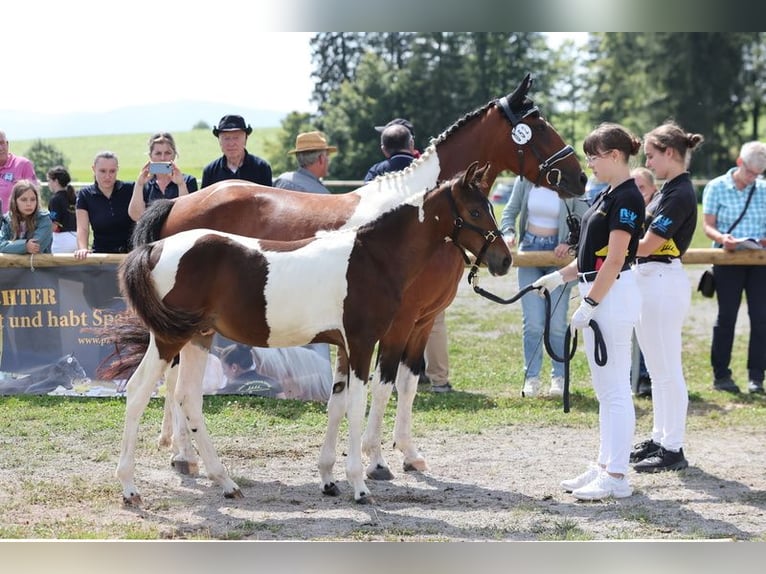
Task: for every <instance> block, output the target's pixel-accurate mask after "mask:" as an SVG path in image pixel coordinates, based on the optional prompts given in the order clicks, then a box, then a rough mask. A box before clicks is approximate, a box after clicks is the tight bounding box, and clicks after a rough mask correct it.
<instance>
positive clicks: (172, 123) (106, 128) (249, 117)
mask: <svg viewBox="0 0 766 574" xmlns="http://www.w3.org/2000/svg"><path fill="white" fill-rule="evenodd" d="M225 114H239V115H241V116H243V117H244V118H245V120H246V121H247V122H248V123H249V124H250V125H252V126H253V127H254V128H271V127H278V126H279V125H280V122H281V120H282V119H283V118H284V117H285V116H286V115H287V112H283V111H275V110H256V109H250V108H238V107H237V106H232V105H229V104H221V103H215V102H198V101H178V102H169V103H164V104H154V105H146V106H132V107H125V108H118V109H116V110H111V111H108V112H98V113H95V112H94V113H89V112H82V113H73V114H48V113H45V112H26V111H13V110H0V129H2V130H4V131H5V133H6V135H7V136H8V139H10V140H11V141H14V140H27V139H37V138H58V137H77V136H91V135H107V134H127V133H142V132H149V133H151V132H155V131H162V130H166V131H170V132H175V131H187V130H191V129H192V127H193V126H194V124H196V123H197V122H199V121H204V122H207V124H208V125H210V126H211V127H212V126H214V125H215V124H217V123H218V120H219V119H221V116H223V115H225Z"/></svg>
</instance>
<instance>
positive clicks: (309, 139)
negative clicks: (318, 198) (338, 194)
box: [274, 132, 338, 193]
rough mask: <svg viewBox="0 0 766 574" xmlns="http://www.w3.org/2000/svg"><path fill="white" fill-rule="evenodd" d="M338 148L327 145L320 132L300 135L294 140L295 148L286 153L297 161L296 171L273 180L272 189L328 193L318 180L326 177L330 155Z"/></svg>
mask: <svg viewBox="0 0 766 574" xmlns="http://www.w3.org/2000/svg"><path fill="white" fill-rule="evenodd" d="M336 151H338V148H337V147H335V146H332V145H327V138H326V137H325V135H324V134H323V133H322V132H305V133H300V134H298V136H297V137H296V138H295V148H293V149H291V150H290V151H288V152H287V153H289V154H294V155H295V159H296V160H298V170H297V171H288V172H285V173H283V174H282V175H280V176H279V177H278V178H277V179H275V180H274V187H281V188H282V189H291V190H294V191H305V192H307V193H330V192H329V190H328V189H327V188H326V187H325V186H324V185H322V182H321V181H320V178H322V177H327V172H328V171H329V169H330V154H331V153H333V152H336Z"/></svg>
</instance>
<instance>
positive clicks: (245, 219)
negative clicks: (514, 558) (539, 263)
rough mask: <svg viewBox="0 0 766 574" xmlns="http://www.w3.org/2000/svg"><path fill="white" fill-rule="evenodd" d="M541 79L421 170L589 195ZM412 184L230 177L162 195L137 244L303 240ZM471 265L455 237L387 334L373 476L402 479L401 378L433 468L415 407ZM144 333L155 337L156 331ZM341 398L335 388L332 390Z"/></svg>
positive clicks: (424, 176)
mask: <svg viewBox="0 0 766 574" xmlns="http://www.w3.org/2000/svg"><path fill="white" fill-rule="evenodd" d="M531 85H532V80H531V78H530V77H529V75H527V76H526V77H525V78H524V79H523V80H522V82H521V83H520V84H519V86H518V87H517V88H516V89H515V91H513V92H512V93H511V94H508V95H507V96H504V97H501V98H498V99H496V100H494V101H492V102H489V103H488V104H487V105H485V106H483V107H481V108H478V109H476V110H474V111H473V112H471V113H469V114H466V115H465V116H464V117H462V118H460V119H459V120H457V121H456V122H455V123H454V124H453V125H452V126H450V127H449V128H447V129H446V130H445V131H444V132H443V133H442V134H441V135H440V136H439V137H438V138H436V139H435V140H433V142H432V144H431V145H430V146H429V147H428V149H427V150H426V152H425V153H424V156H429V158H428V160H427V161H425V162H421V161H420V160H416V162H414V164H413V167H415V168H416V170H417V171H416V172H413V176H415V175H416V176H417V178H418V179H419V180H420V181H421V182H423V184H424V185H426V186H427V187H435V186H436V184H437V181H442V180H445V179H449V178H451V177H454V175H455V174H456V173H458V172H459V171H460V170H462V169H464V168H465V166H466V165H468V164H469V163H471V162H472V161H478V162H479V164H480V165H483V164H484V163H486V162H490V163H491V167H490V170H489V171H488V172H487V173H486V174H485V176H484V184H486V186H487V187H486V190H485V192H488V190H489V189H490V187H491V186H492V183H493V182H494V180H495V178H496V176H497V174H498V173H500V172H501V171H505V170H510V171H513V172H515V173H517V174H521V175H523V176H524V177H525V178H526V179H528V180H530V181H534V182H538V183H539V184H540V185H544V186H546V187H550V188H551V189H553V190H555V191H556V192H557V193H558V194H559V195H560V196H561V197H573V196H581V195H582V194H583V193H584V191H585V182H586V179H587V178H586V177H585V174H584V173H583V172H582V169H581V166H580V163H579V162H578V160H577V157H576V156H575V155H574V152H573V150H572V148H571V146H569V145H566V143H565V142H564V140H563V139H562V138H561V136H560V135H559V134H558V132H557V131H556V130H555V128H554V127H553V126H552V125H551V124H549V123H548V122H547V121H546V120H545V118H544V117H543V116H542V115H541V113H540V111H539V109H538V108H537V106H536V105H535V104H534V102H533V101H532V100H531V99H529V97H528V95H527V94H528V92H529V89H530V87H531ZM429 152H430V153H429ZM421 159H426V158H425V157H424V158H421ZM411 189H413V188H411V187H408V185H405V180H397V179H393V180H392V179H387V178H379V179H378V180H374V181H373V182H371V183H369V184H368V185H366V186H364V187H362V188H359V189H357V190H355V191H352V192H350V193H346V194H328V195H324V194H322V195H318V194H306V193H299V192H290V191H287V190H281V189H274V188H270V187H265V186H260V185H256V184H253V183H249V182H244V181H237V180H229V181H225V182H220V183H217V184H214V185H211V186H209V187H207V188H204V189H201V190H199V191H197V192H195V194H194V197H191V196H189V197H186V196H185V197H180V198H178V199H174V200H172V202H169V201H165V202H163V201H157V202H155V203H153V204H152V205H151V206H150V207H149V208H148V210H147V212H146V213H145V214H144V216H143V217H142V218H141V219H140V220H139V221H138V224H137V227H136V234H135V235H134V245H139V244H141V243H146V242H150V241H154V240H157V239H160V238H162V237H167V236H169V235H172V234H173V233H177V232H179V231H183V230H186V229H193V228H196V227H205V228H210V229H217V230H220V231H226V232H229V233H236V234H240V235H247V236H250V237H261V238H268V239H278V240H288V241H292V240H295V239H302V238H305V237H311V236H313V235H314V234H315V233H317V232H319V231H323V230H330V229H338V228H341V227H355V226H358V225H362V224H364V223H367V222H368V221H370V217H371V214H372V215H374V214H377V213H379V212H380V210H381V209H382V207H384V204H385V203H392V202H394V203H398V202H400V201H402V200H403V199H404V197H405V194H407V193H410V190H411ZM464 269H465V263H464V261H463V258H462V257H461V256H460V254H459V252H458V250H456V249H455V248H454V247H453V246H449V245H445V246H442V247H441V248H439V249H438V250H437V251H436V252H435V253H434V255H433V256H432V258H431V259H430V260H429V261H428V262H427V263H426V264H425V265H424V267H423V270H422V272H421V274H420V275H419V276H418V277H417V279H416V280H415V281H414V282H413V283H412V285H410V287H408V289H407V291H406V293H405V294H404V296H403V300H402V304H401V305H400V307H399V308H398V310H397V313H396V315H395V316H394V319H393V322H392V324H391V328H390V329H389V330H388V331H387V332H386V334H385V335H384V336H383V338H382V339H381V341H380V344H379V355H378V363H377V367H376V370H375V374H374V377H373V383H372V404H371V405H370V416H369V418H368V423H367V427H366V431H365V435H364V443H363V449H364V451H365V453H366V454H367V456H368V457H369V465H368V467H367V475H368V476H369V477H370V478H373V479H390V478H393V473H392V472H391V471H390V470H389V467H388V463H387V462H386V460H385V458H384V456H383V452H382V448H381V444H382V439H381V436H382V427H383V413H384V412H385V410H386V406H387V404H388V401H389V399H390V396H391V393H392V390H393V384H394V383H395V384H396V387H397V391H398V397H397V401H396V423H395V425H394V433H393V434H394V436H393V444H394V447H395V448H396V449H397V450H399V451H400V452H401V453H402V454H403V458H404V460H403V467H404V469H405V470H425V469H426V468H427V464H426V460H425V458H424V457H423V455H422V454H421V453H420V452H419V451H418V449H417V447H416V445H415V444H414V442H413V439H412V405H413V401H414V399H415V394H416V391H417V379H418V376H419V374H420V373H419V369H420V363H419V358H420V357H421V356H422V354H423V349H424V348H425V344H426V341H427V339H428V334H429V333H430V331H431V326H432V324H433V320H434V318H435V317H436V316H437V315H438V313H440V312H441V311H442V310H444V309H445V308H446V307H447V306H448V305H449V304H450V303H451V302H452V300H453V299H454V297H455V293H456V291H457V286H458V282H459V280H460V277H461V276H462V274H463V271H464ZM143 336H144V338H145V340H146V341H148V335H147V334H144V335H143ZM143 345H144V346H145V345H146V342H144V343H143ZM341 359H342V357H341ZM344 372H345V369H344V368H343V361H342V360H341V362H340V363H339V365H338V367H336V375H335V381H336V383H340V384H345V374H344ZM126 376H127V374H125V375H123V377H120V378H125V377H126ZM176 376H177V370H176V369H171V372H170V373H169V374H168V376H167V385H168V390H169V393H168V396H172V393H171V392H170V389H171V388H172V385H173V381H174V380H175V377H176ZM333 400H336V398H335V395H333V396H332V397H331V398H330V401H333ZM172 408H176V409H177V407H173V405H172V401H170V400H166V402H165V409H166V410H165V417H164V419H163V430H162V432H161V434H160V438H159V443H160V445H163V446H167V445H170V446H171V447H172V452H173V453H172V455H171V463H172V464H173V465H174V466H175V467H176V468H177V469H178V470H181V471H182V472H183V471H184V470H186V469H188V470H189V471H191V472H194V470H195V469H196V466H197V463H196V460H197V459H196V454H195V453H194V451H193V449H192V448H191V445H190V444H189V441H188V437H187V436H186V434H185V433H186V431H185V425H183V424H178V425H176V426H175V428H174V429H173V432H172V440H171V423H172V421H173V420H174V419H177V418H178V416H176V417H173V416H172V413H171V409H172ZM330 411H331V412H334V411H335V409H332V408H331V409H330ZM181 422H182V421H181ZM327 440H337V438H336V439H333V437H328V439H327Z"/></svg>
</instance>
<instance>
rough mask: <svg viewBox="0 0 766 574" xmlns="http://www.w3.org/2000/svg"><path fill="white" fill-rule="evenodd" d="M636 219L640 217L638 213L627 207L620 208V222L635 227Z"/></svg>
mask: <svg viewBox="0 0 766 574" xmlns="http://www.w3.org/2000/svg"><path fill="white" fill-rule="evenodd" d="M636 219H638V214H637V213H636V212H635V211H631V210H630V209H628V208H626V207H622V208H620V216H619V220H620V223H623V224H625V225H629V226H630V227H632V228H634V229H635V227H636Z"/></svg>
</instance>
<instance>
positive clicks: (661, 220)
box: [652, 215, 673, 233]
mask: <svg viewBox="0 0 766 574" xmlns="http://www.w3.org/2000/svg"><path fill="white" fill-rule="evenodd" d="M671 225H673V220H672V219H670V218H669V217H666V216H665V215H660V216H659V217H657V218H656V219H655V220H654V221H652V227H653V228H655V229H656V230H658V231H662V232H664V233H667V231H668V229H670V226H671Z"/></svg>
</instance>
